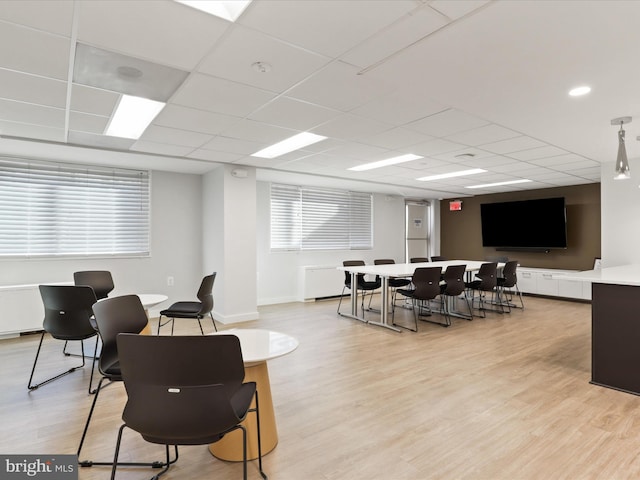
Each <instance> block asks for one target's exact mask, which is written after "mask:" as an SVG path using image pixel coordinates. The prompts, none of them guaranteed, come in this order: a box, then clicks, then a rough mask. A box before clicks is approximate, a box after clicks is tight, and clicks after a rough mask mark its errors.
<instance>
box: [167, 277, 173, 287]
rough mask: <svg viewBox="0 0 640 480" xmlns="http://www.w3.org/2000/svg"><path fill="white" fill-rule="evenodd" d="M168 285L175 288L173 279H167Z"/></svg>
mask: <svg viewBox="0 0 640 480" xmlns="http://www.w3.org/2000/svg"><path fill="white" fill-rule="evenodd" d="M167 285H168V286H169V287H173V277H167Z"/></svg>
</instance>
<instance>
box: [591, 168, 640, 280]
mask: <svg viewBox="0 0 640 480" xmlns="http://www.w3.org/2000/svg"><path fill="white" fill-rule="evenodd" d="M614 169H615V165H614V163H613V162H611V163H605V164H603V165H602V169H601V175H600V181H601V191H600V196H601V204H600V205H601V218H602V220H601V222H602V223H601V231H602V233H601V239H602V247H601V248H602V266H603V267H615V266H617V265H625V264H630V263H638V264H640V248H639V247H638V245H639V244H640V188H639V186H640V159H629V170H630V172H631V178H630V179H627V180H613V175H614Z"/></svg>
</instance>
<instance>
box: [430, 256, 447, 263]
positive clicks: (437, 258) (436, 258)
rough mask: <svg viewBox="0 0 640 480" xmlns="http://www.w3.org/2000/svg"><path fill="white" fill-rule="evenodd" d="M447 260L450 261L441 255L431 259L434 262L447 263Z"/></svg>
mask: <svg viewBox="0 0 640 480" xmlns="http://www.w3.org/2000/svg"><path fill="white" fill-rule="evenodd" d="M447 260H448V258H447V257H442V256H440V255H434V256H433V257H431V261H432V262H445V261H447Z"/></svg>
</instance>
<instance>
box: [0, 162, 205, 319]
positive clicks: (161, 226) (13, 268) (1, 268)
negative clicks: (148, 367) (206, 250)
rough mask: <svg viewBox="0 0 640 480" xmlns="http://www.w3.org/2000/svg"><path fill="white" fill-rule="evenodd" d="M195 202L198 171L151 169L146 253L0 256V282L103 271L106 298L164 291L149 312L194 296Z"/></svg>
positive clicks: (197, 265)
mask: <svg viewBox="0 0 640 480" xmlns="http://www.w3.org/2000/svg"><path fill="white" fill-rule="evenodd" d="M201 205H202V183H201V177H200V176H199V175H181V174H174V173H164V172H152V175H151V256H150V257H145V258H95V259H94V258H71V259H20V260H0V285H24V284H40V283H48V282H67V281H68V282H73V272H75V271H77V270H109V271H111V273H112V275H113V279H114V283H115V289H114V291H113V293H112V294H111V295H112V296H113V295H123V294H128V293H163V294H165V295H168V296H169V300H168V301H167V302H165V303H164V304H161V305H158V306H157V307H155V308H154V309H152V310H151V314H152V315H157V312H158V311H159V310H160V309H161V308H162V307H166V306H168V304H169V302H171V301H177V300H191V299H195V293H196V291H197V288H198V286H199V285H200V280H201V279H202V265H201V259H202V255H201V251H202V232H201V227H200V224H201V217H202V206H201ZM168 276H172V277H173V278H174V286H173V287H169V286H168V285H167V277H168ZM0 300H1V299H0ZM2 315H11V312H7V311H3V312H2Z"/></svg>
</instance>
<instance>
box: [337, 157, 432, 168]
mask: <svg viewBox="0 0 640 480" xmlns="http://www.w3.org/2000/svg"><path fill="white" fill-rule="evenodd" d="M419 158H423V157H421V156H420V155H414V154H413V153H407V154H406V155H400V156H399V157H393V158H387V159H386V160H378V161H377V162H371V163H364V164H362V165H358V166H357V167H351V168H349V169H348V170H354V171H356V172H362V171H364V170H373V169H374V168H381V167H388V166H389V165H396V164H398V163H404V162H410V161H411V160H417V159H419Z"/></svg>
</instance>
